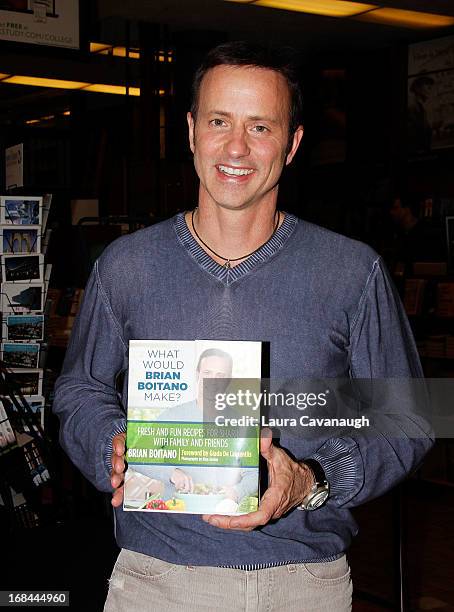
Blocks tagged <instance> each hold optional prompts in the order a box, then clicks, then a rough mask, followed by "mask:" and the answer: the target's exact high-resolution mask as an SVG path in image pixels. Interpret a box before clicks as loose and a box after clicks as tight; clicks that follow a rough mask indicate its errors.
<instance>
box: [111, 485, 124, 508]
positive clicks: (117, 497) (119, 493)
mask: <svg viewBox="0 0 454 612" xmlns="http://www.w3.org/2000/svg"><path fill="white" fill-rule="evenodd" d="M123 492H124V487H123V486H121V487H119V488H118V489H116V490H115V491H114V493H113V495H112V500H111V504H112V506H113V507H114V508H118V506H121V504H122V503H123Z"/></svg>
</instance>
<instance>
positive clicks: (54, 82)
mask: <svg viewBox="0 0 454 612" xmlns="http://www.w3.org/2000/svg"><path fill="white" fill-rule="evenodd" d="M1 82H2V83H12V84H14V85H32V86H35V87H50V88H52V89H55V88H56V89H81V88H82V87H86V86H87V85H89V83H80V82H79V81H62V80H60V79H45V78H42V77H30V76H20V75H11V76H6V78H4V79H2V80H1Z"/></svg>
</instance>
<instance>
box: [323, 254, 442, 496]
mask: <svg viewBox="0 0 454 612" xmlns="http://www.w3.org/2000/svg"><path fill="white" fill-rule="evenodd" d="M349 352H350V373H351V377H352V378H357V379H365V380H372V379H373V382H374V384H375V388H376V389H380V384H382V387H381V388H382V389H383V388H384V387H386V391H387V392H386V393H382V397H381V398H380V393H378V396H379V398H378V400H377V401H376V402H375V405H374V406H373V410H372V411H371V413H370V414H369V415H368V414H367V413H366V414H365V416H371V419H372V423H371V427H370V428H368V430H367V431H361V429H354V430H353V431H349V432H347V435H345V436H342V437H338V438H331V439H329V440H327V441H326V442H325V443H324V444H323V445H322V446H321V447H320V448H319V449H318V450H317V452H316V453H315V454H314V455H313V458H314V459H316V460H317V461H318V462H319V463H320V464H321V465H322V466H323V468H324V470H325V473H326V475H327V478H328V480H329V481H330V484H331V499H330V502H329V503H333V504H335V505H337V506H342V507H352V506H356V505H359V504H362V503H364V502H366V501H368V500H370V499H372V498H374V497H378V496H380V495H382V494H383V493H385V492H386V491H388V490H389V489H391V488H392V487H393V486H395V485H396V484H397V483H399V482H400V481H402V480H403V479H404V478H405V477H406V476H407V475H408V474H409V473H411V472H412V471H414V470H415V469H416V468H417V467H418V466H419V464H420V463H421V461H422V459H423V457H424V455H425V454H426V452H427V451H428V450H429V449H430V447H431V446H432V444H433V433H432V431H431V427H430V425H429V424H428V422H427V421H426V420H425V418H424V417H422V416H421V415H420V414H418V411H417V409H416V408H417V406H416V405H412V400H413V398H414V399H415V402H414V404H417V401H416V393H417V392H416V390H415V388H414V387H412V384H411V383H410V381H409V380H408V379H411V378H419V379H421V378H422V376H423V373H422V369H421V365H420V362H419V357H418V354H417V351H416V346H415V343H414V339H413V336H412V332H411V329H410V326H409V323H408V320H407V318H406V315H405V312H404V310H403V306H402V303H401V301H400V298H399V296H398V295H397V292H396V290H395V288H394V286H393V284H392V281H391V279H390V278H389V277H388V274H387V271H386V269H385V268H384V266H383V265H382V263H381V260H380V259H377V260H376V261H375V263H374V266H373V269H372V270H371V273H370V275H369V278H368V281H367V284H366V286H365V289H364V292H363V295H362V297H361V300H360V303H359V306H358V311H357V313H356V316H355V318H354V320H353V322H352V325H351V332H350V346H349ZM375 379H382V381H379V380H375ZM406 379H407V383H408V384H407V385H406V384H405V380H406ZM418 384H419V387H418V388H419V389H421V388H422V389H423V385H424V383H423V382H422V381H421V380H420V381H419V383H416V382H415V387H416V386H418ZM399 394H400V397H399ZM385 397H386V399H383V398H385ZM382 400H383V404H382V405H381V404H380V402H381V401H382ZM369 407H370V404H369ZM377 409H378V411H377ZM380 410H382V411H381V412H380ZM374 417H375V418H374Z"/></svg>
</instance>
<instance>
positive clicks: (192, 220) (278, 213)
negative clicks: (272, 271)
mask: <svg viewBox="0 0 454 612" xmlns="http://www.w3.org/2000/svg"><path fill="white" fill-rule="evenodd" d="M196 210H197V207H196V208H194V210H193V211H192V214H191V225H192V229H193V230H194V234H195V235H196V236H197V238H198V239H199V241H200V242H201V243H202V244H203V246H204V247H205V248H207V249H208V250H209V251H210V253H213V255H216V257H219V259H223V260H224V261H225V263H224V264H223V266H224V268H231V267H232V266H231V265H230V263H231V262H232V261H239V260H240V259H247V258H248V257H250V256H251V255H254V253H257V251H259V250H260V249H261V248H262V246H264V245H265V244H266V243H267V242H269V241H270V240H271V238H272V237H273V236H274V234H275V233H276V230H277V228H278V226H279V219H280V216H281V215H280V212H279V211H278V210H276V212H275V213H274V218H275V219H276V216H277V219H276V222H275V224H274V229H273V232H272V234H271V236H270V237H269V238H268V240H265V242H264V243H263V244H261V245H260V246H259V247H257V248H256V249H254V250H253V251H252V252H251V253H248V254H247V255H243V256H242V257H224V256H223V255H219V253H216V251H214V250H213V249H212V248H211V247H209V246H208V245H207V243H206V242H204V241H203V240H202V239H201V238H200V236H199V234H198V233H197V230H196V229H195V225H194V213H195V211H196Z"/></svg>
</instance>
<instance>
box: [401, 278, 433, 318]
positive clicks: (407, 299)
mask: <svg viewBox="0 0 454 612" xmlns="http://www.w3.org/2000/svg"><path fill="white" fill-rule="evenodd" d="M426 284H427V281H426V280H423V279H421V278H407V279H406V281H405V290H404V299H403V303H404V308H405V312H406V313H407V315H409V316H411V315H413V316H414V315H420V314H421V312H422V305H423V299H424V289H425V287H426Z"/></svg>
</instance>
